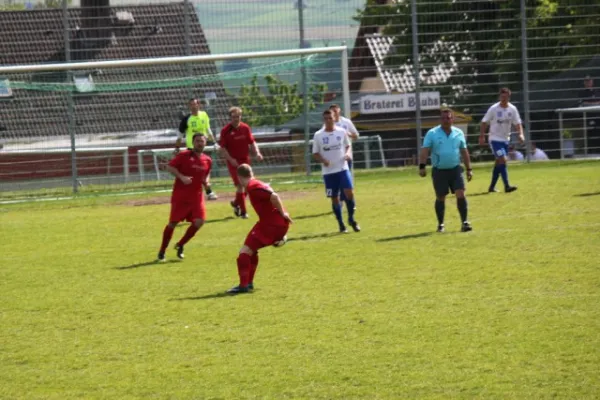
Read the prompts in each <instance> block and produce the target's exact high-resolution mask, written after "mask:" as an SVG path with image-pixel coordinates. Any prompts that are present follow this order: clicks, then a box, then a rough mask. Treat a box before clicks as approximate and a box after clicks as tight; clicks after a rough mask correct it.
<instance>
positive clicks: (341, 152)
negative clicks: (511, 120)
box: [312, 126, 350, 175]
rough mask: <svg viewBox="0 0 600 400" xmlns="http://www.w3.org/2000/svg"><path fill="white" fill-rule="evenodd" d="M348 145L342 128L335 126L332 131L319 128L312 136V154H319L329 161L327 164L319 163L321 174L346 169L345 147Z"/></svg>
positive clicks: (348, 140) (346, 136) (348, 142)
mask: <svg viewBox="0 0 600 400" xmlns="http://www.w3.org/2000/svg"><path fill="white" fill-rule="evenodd" d="M349 146H350V139H348V135H347V134H346V130H345V129H344V128H338V127H337V126H336V127H335V128H334V130H333V131H331V132H329V131H326V130H325V128H322V129H319V130H318V131H317V133H315V136H314V138H313V148H312V152H313V154H320V155H321V157H323V158H324V159H325V160H327V161H329V166H328V167H326V166H325V165H323V164H321V172H322V173H323V175H327V174H334V173H336V172H340V171H344V170H347V169H348V162H347V161H346V159H345V157H346V148H348V147H349Z"/></svg>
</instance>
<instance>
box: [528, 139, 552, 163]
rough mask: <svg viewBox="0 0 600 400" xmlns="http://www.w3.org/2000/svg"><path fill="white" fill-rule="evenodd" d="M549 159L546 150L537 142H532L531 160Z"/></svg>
mask: <svg viewBox="0 0 600 400" xmlns="http://www.w3.org/2000/svg"><path fill="white" fill-rule="evenodd" d="M542 160H549V158H548V155H547V154H546V152H545V151H544V150H542V149H540V148H539V147H537V146H536V145H535V142H531V161H542Z"/></svg>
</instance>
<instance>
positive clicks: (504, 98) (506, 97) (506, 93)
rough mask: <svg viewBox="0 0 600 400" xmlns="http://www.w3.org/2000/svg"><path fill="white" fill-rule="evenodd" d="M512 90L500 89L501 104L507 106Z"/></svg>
mask: <svg viewBox="0 0 600 400" xmlns="http://www.w3.org/2000/svg"><path fill="white" fill-rule="evenodd" d="M510 94H511V92H510V89H509V88H506V87H503V88H502V89H500V93H499V94H498V97H499V98H500V103H502V104H507V103H508V101H509V100H510Z"/></svg>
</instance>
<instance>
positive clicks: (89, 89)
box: [0, 0, 600, 192]
mask: <svg viewBox="0 0 600 400" xmlns="http://www.w3.org/2000/svg"><path fill="white" fill-rule="evenodd" d="M599 21H600V4H599V3H598V2H597V1H595V0H569V1H553V0H548V1H544V2H541V1H530V0H502V1H500V0H497V1H489V0H473V1H458V2H456V1H450V0H438V1H421V0H413V1H412V2H399V1H393V0H368V1H365V0H335V1H334V0H281V1H277V0H272V1H260V0H202V1H193V0H189V1H179V2H164V1H148V0H144V1H137V2H136V1H116V0H112V1H110V2H109V1H108V0H105V1H89V0H81V2H79V1H70V2H61V1H51V0H46V1H45V2H42V3H36V2H33V1H28V2H20V1H18V0H14V1H13V0H2V1H0V26H2V29H0V65H3V66H6V65H18V64H21V65H22V64H38V63H45V62H62V61H84V60H105V59H127V58H147V57H165V56H182V55H192V54H209V53H212V54H223V53H233V52H241V51H244V52H251V51H266V50H284V49H293V48H298V47H323V46H337V45H341V44H344V45H347V46H348V47H349V49H350V52H351V56H350V59H349V65H348V67H349V81H350V82H349V83H350V89H351V93H350V96H351V99H352V107H351V110H350V111H351V113H352V116H353V120H354V122H355V124H356V125H357V127H358V128H359V130H360V132H361V134H362V135H363V136H365V135H366V136H377V137H380V138H381V139H382V143H383V150H384V151H383V152H384V157H385V161H386V162H387V165H389V166H408V165H412V164H415V163H416V162H417V152H418V147H419V143H420V140H421V137H422V134H423V133H424V132H426V131H427V130H428V129H430V128H431V127H433V126H435V125H437V124H438V114H439V107H440V105H441V104H442V103H446V104H448V105H449V106H450V107H451V108H452V109H453V110H454V111H455V116H456V123H457V125H458V126H459V127H461V128H463V129H464V130H465V132H466V133H467V134H468V139H469V147H470V150H471V152H472V153H473V154H474V158H475V159H476V160H490V159H491V154H490V151H489V150H488V149H487V148H486V147H480V146H478V144H477V141H478V136H479V123H480V121H481V118H482V116H483V114H484V113H485V112H486V110H487V109H488V107H489V106H490V105H492V104H493V103H494V102H496V101H497V97H498V90H499V89H500V88H501V87H508V88H510V89H511V90H512V93H513V95H512V102H513V103H514V104H515V105H516V106H517V108H518V109H519V111H520V113H521V117H522V119H523V124H524V127H525V132H526V137H527V139H528V144H527V145H526V146H521V145H519V144H518V143H514V149H513V150H511V157H518V155H519V153H520V154H521V155H523V156H524V158H525V159H528V158H529V156H530V155H531V154H533V153H532V150H533V149H532V146H531V145H532V143H535V147H536V148H538V149H542V150H543V151H544V152H545V153H546V154H547V156H548V157H549V158H550V159H558V158H570V157H593V156H598V155H600V89H597V88H596V86H595V85H597V84H598V82H599V81H600V41H598V40H597V38H598V37H600V22H599ZM415 60H418V62H414V61H415ZM313 61H314V60H313ZM286 62H289V63H290V64H287V65H286V66H285V67H277V66H275V64H276V63H275V62H271V61H269V62H267V61H256V60H254V59H252V58H248V59H242V60H228V61H223V62H217V63H215V64H212V65H181V66H177V67H170V68H162V69H160V68H158V69H157V68H135V69H131V68H130V69H121V70H120V71H118V73H116V74H115V73H109V72H107V71H103V70H90V71H85V73H84V74H74V73H63V74H56V73H39V74H23V75H10V76H5V77H2V76H0V82H4V83H0V141H1V142H0V144H1V145H3V149H2V150H0V165H1V166H2V168H1V170H2V171H1V172H0V190H1V191H3V192H6V191H8V190H15V189H24V188H25V189H29V188H38V187H49V186H50V185H59V186H60V185H63V184H64V180H58V181H54V183H50V182H51V181H50V180H49V179H46V178H45V177H46V176H47V177H50V176H56V175H57V174H59V175H61V174H62V175H65V174H66V175H67V176H68V175H69V173H70V168H72V166H69V165H68V163H67V164H64V163H62V162H61V163H58V164H57V163H54V162H51V161H52V160H57V159H59V158H60V157H69V154H68V153H66V154H60V153H59V152H58V150H57V149H60V148H65V147H67V148H68V147H70V146H71V145H72V143H70V139H69V135H68V133H69V129H71V130H72V131H73V132H74V137H75V139H76V140H75V141H76V143H75V146H76V147H77V148H79V147H81V148H82V150H83V148H85V147H87V148H90V147H92V148H97V147H98V146H100V147H101V148H105V147H106V148H107V147H117V148H122V147H130V146H140V141H142V142H143V144H144V145H145V146H147V147H152V146H155V147H164V146H165V144H166V143H170V142H171V141H173V140H174V135H175V130H176V128H177V124H178V121H179V118H180V116H181V114H182V113H184V112H185V111H186V110H185V107H186V100H187V98H189V97H191V96H200V97H202V98H203V99H205V100H207V110H208V111H209V114H210V116H211V118H212V123H213V130H214V131H219V129H220V127H222V126H223V125H224V124H225V123H226V122H227V114H226V110H227V108H228V107H229V106H230V105H234V104H239V103H240V99H239V93H240V91H241V88H242V86H246V87H252V85H253V81H252V79H253V78H254V76H257V77H258V82H254V83H255V86H256V87H258V88H260V89H261V92H262V93H266V96H267V98H269V99H270V101H271V102H274V101H273V100H274V99H276V98H278V97H281V96H282V95H281V91H279V92H277V90H275V91H269V84H268V82H266V81H265V80H264V78H265V77H266V76H274V77H276V78H278V79H279V80H278V81H277V82H276V84H277V85H279V87H280V88H281V87H285V88H287V89H286V90H291V89H293V88H294V85H296V86H295V90H296V91H295V92H293V93H294V94H295V95H297V96H302V94H303V93H307V92H309V91H310V95H311V103H310V104H308V103H309V102H308V101H307V102H305V104H306V109H305V108H304V104H302V107H300V108H298V107H296V108H295V109H294V110H295V114H294V113H289V112H287V111H281V110H280V111H277V110H275V111H269V113H272V114H278V115H269V116H268V117H272V118H271V119H270V120H269V119H266V120H265V119H262V120H259V119H252V121H256V123H257V124H258V123H259V122H260V125H267V126H266V127H264V128H265V129H264V130H265V131H269V132H270V133H269V135H271V136H269V137H270V138H271V139H269V140H270V141H272V140H287V139H292V140H293V139H297V137H295V136H294V134H295V133H294V132H295V131H294V129H296V128H297V129H298V130H299V131H298V132H297V133H298V134H301V133H303V132H302V131H303V130H304V127H305V126H306V125H309V126H310V129H311V131H312V130H314V129H315V127H318V123H319V119H318V117H319V113H320V111H322V109H323V107H326V106H327V105H328V104H331V103H333V102H335V103H340V102H341V94H342V79H341V76H342V75H341V72H342V71H341V68H340V64H339V59H335V58H331V59H321V60H319V61H318V62H315V63H314V64H312V65H311V66H310V67H305V68H300V67H299V66H300V65H305V64H296V65H295V66H294V64H293V63H297V62H305V60H287V61H286ZM278 68H279V69H278ZM0 75H2V74H0ZM4 75H6V74H4ZM416 76H418V79H415V77H416ZM207 77H208V78H207ZM4 78H8V79H7V80H6V79H4ZM594 79H595V82H594ZM157 81H169V83H168V84H165V85H166V86H162V87H154V88H150V87H141V86H140V82H142V83H143V82H153V84H156V82H157ZM174 82H179V83H178V84H175V83H174ZM17 83H18V84H17ZM115 83H120V84H121V86H120V87H121V88H122V87H123V84H126V83H130V84H131V85H130V87H127V88H126V89H122V90H116V89H115V90H113V91H109V90H107V91H105V92H99V91H98V88H99V87H101V86H102V84H105V85H108V84H115ZM303 83H306V86H303ZM19 85H21V86H19ZM61 85H63V86H61ZM64 85H70V87H72V88H73V90H72V91H71V93H72V94H73V96H68V95H67V92H66V91H65V90H64V87H65V86H64ZM136 85H137V86H136ZM169 85H170V86H169ZM115 87H116V86H115ZM286 104H287V103H286ZM296 106H297V105H296ZM253 107H255V106H254V105H252V104H249V103H246V109H247V110H248V114H251V112H252V109H253ZM346 111H348V110H346ZM263 114H264V112H263ZM303 118H304V120H302V119H303ZM294 122H295V124H294ZM282 127H283V129H284V130H285V129H287V132H288V133H289V137H287V136H277V134H275V132H281V131H282V129H281V128H282ZM295 127H296V128H295ZM257 128H258V127H257ZM100 138H101V139H100ZM98 140H101V141H100V143H98ZM102 140H104V142H102ZM32 146H33V147H34V148H35V150H36V152H39V153H37V155H36V156H35V159H34V160H20V159H18V158H11V156H10V155H9V154H8V153H7V151H8V150H28V149H31V147H32ZM45 150H47V151H45ZM133 151H136V150H133ZM121 158H122V155H121V154H119V152H118V151H109V152H99V153H93V152H87V153H86V152H83V151H82V152H81V157H80V158H79V161H78V162H82V163H83V164H81V165H80V166H79V172H80V173H81V174H82V175H85V173H86V171H87V172H88V173H89V174H97V173H100V172H99V171H100V170H102V171H107V173H106V174H103V175H106V176H107V178H106V179H104V180H102V181H100V180H99V181H98V183H102V184H106V183H113V182H114V183H118V182H121V183H122V180H120V179H119V178H118V177H120V176H125V172H124V171H122V170H121V164H122V162H119V160H120V159H121ZM47 160H51V161H50V162H45V161H47ZM86 160H87V161H86ZM131 160H133V159H132V158H130V161H131ZM31 163H33V164H31ZM86 163H87V164H86ZM129 164H130V165H131V164H132V163H131V162H130V163H129ZM25 165H29V168H31V165H33V166H34V169H35V170H36V171H38V172H43V173H42V174H41V175H40V176H41V179H31V177H30V176H22V175H19V174H20V171H22V169H23V168H22V167H24V166H25ZM52 165H61V167H60V168H54V167H48V166H52ZM381 165H383V164H381ZM59 169H60V171H57V170H59ZM132 174H135V171H134V170H132ZM67 182H68V179H67ZM81 182H83V181H81Z"/></svg>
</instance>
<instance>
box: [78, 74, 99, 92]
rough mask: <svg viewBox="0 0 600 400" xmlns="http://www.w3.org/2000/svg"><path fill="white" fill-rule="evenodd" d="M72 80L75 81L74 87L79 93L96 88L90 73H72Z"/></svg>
mask: <svg viewBox="0 0 600 400" xmlns="http://www.w3.org/2000/svg"><path fill="white" fill-rule="evenodd" d="M73 82H74V83H75V89H76V90H77V91H78V92H79V93H89V92H93V91H94V90H95V89H96V86H95V85H94V79H92V75H74V76H73Z"/></svg>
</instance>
